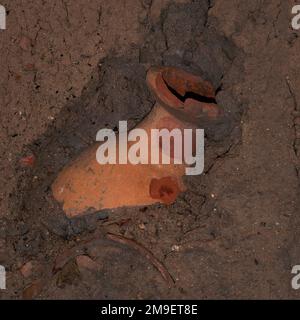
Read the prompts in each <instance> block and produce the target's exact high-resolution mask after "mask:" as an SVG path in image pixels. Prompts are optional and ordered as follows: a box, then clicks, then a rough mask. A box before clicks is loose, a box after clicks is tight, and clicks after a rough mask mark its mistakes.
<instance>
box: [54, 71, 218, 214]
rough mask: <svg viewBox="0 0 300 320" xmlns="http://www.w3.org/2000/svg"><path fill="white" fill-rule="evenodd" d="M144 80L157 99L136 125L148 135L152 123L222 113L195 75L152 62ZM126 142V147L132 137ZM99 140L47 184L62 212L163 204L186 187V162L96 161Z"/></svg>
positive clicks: (193, 120) (164, 125) (184, 123)
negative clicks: (51, 183)
mask: <svg viewBox="0 0 300 320" xmlns="http://www.w3.org/2000/svg"><path fill="white" fill-rule="evenodd" d="M147 84H148V86H149V88H150V90H151V91H152V93H153V94H154V96H155V98H156V101H157V102H156V104H155V105H154V107H153V108H152V110H151V112H150V113H149V114H148V115H147V116H146V118H145V119H144V120H143V121H142V122H141V123H140V124H139V125H138V126H137V127H136V128H141V129H144V130H145V131H146V132H147V133H148V136H149V137H150V136H151V130H152V129H160V130H161V129H168V130H173V129H175V128H177V129H180V130H182V131H183V130H184V129H196V128H201V125H202V124H203V123H204V122H214V121H217V120H218V119H220V117H222V114H223V112H222V110H221V109H220V108H219V107H218V106H217V104H216V103H215V90H214V88H213V87H212V85H211V84H210V83H209V82H208V81H204V80H203V79H202V78H201V77H199V76H197V75H194V74H191V73H188V72H186V71H184V70H181V69H178V68H174V67H153V68H150V70H149V71H148V73H147ZM149 139H150V138H149ZM102 143H103V142H102ZM127 143H128V148H130V144H132V142H127ZM100 145H101V142H100V143H95V144H94V145H92V146H91V147H89V148H87V149H86V150H85V151H84V152H83V153H82V154H81V155H79V156H78V157H77V158H76V159H75V160H74V161H72V162H71V163H70V164H69V165H67V166H66V167H65V168H64V169H63V170H62V171H61V172H60V173H59V174H58V176H57V178H56V179H55V181H54V183H53V185H52V191H53V195H54V198H55V199H56V200H57V201H58V202H60V203H61V204H62V207H63V210H64V212H65V213H66V215H67V216H69V217H74V216H78V215H83V214H87V213H92V212H97V211H100V210H102V209H113V208H119V207H125V206H145V205H151V204H154V203H164V204H167V205H168V204H171V203H173V202H174V201H175V200H176V198H177V196H178V194H179V193H180V192H183V191H185V186H184V183H183V180H182V177H183V175H184V174H185V167H186V165H185V163H182V164H174V163H172V162H171V164H150V160H149V164H140V163H139V164H131V163H127V164H99V162H98V161H97V159H96V153H97V149H98V148H99V146H100ZM150 145H151V144H150V143H149V146H150ZM118 150H119V149H118V147H117V152H118ZM171 150H172V145H171ZM149 154H150V151H149ZM173 156H174V155H173ZM171 157H172V152H171ZM173 162H174V161H173Z"/></svg>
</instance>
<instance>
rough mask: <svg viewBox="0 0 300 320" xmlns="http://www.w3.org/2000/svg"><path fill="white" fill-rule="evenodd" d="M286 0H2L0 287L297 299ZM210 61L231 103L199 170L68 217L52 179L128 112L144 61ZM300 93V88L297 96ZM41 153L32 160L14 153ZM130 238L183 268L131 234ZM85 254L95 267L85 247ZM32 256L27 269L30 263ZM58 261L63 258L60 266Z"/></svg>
mask: <svg viewBox="0 0 300 320" xmlns="http://www.w3.org/2000/svg"><path fill="white" fill-rule="evenodd" d="M293 3H294V2H293V1H282V0H276V1H272V4H271V3H270V1H263V0H254V1H251V3H249V2H247V1H238V0H227V1H226V2H225V1H221V0H215V1H208V0H199V1H191V0H178V1H171V0H128V1H121V0H112V1H102V0H93V1H89V2H88V3H86V1H81V0H78V1H72V4H71V2H70V1H67V0H62V1H44V2H43V4H38V3H37V2H36V1H26V4H25V3H24V2H23V1H21V0H13V1H10V2H8V3H3V5H4V6H5V7H6V9H7V10H9V15H8V26H7V30H5V31H4V32H1V33H0V45H1V46H0V54H1V59H0V69H1V77H0V80H1V86H0V97H1V108H0V115H1V127H0V137H1V140H0V150H1V153H0V168H1V176H0V177H1V182H2V183H1V186H0V199H1V201H0V264H2V265H4V266H5V267H6V269H7V271H8V280H7V290H5V291H0V297H1V298H23V297H26V298H50V299H52V298H64V299H65V298H98V299H99V298H100V299H107V298H112V299H120V298H139V299H145V298H180V299H186V298H195V299H203V298H291V297H293V298H298V297H299V293H298V292H297V291H295V290H293V289H292V288H291V285H290V282H291V268H292V266H293V265H295V264H300V254H299V250H298V236H300V234H299V230H300V229H299V222H300V218H299V217H298V215H299V213H300V205H299V168H300V165H299V155H300V127H299V123H300V122H299V119H300V117H299V116H300V106H299V104H298V101H300V95H299V93H298V92H297V90H296V88H297V87H298V86H299V85H300V79H299V77H298V74H299V71H300V70H298V68H299V67H298V66H297V62H298V56H297V52H298V49H299V48H298V47H299V46H300V43H299V41H298V33H297V32H296V31H292V30H291V28H290V20H291V16H290V11H291V7H292V5H293ZM161 64H163V65H175V66H180V67H182V68H184V69H186V70H188V71H193V72H194V73H197V74H200V75H202V76H203V77H204V78H206V79H208V80H210V81H211V82H212V83H213V85H214V87H215V88H216V90H217V102H218V104H219V105H220V106H222V107H223V108H224V110H225V112H226V118H225V121H223V122H222V123H219V124H218V126H215V127H209V126H206V125H204V128H205V132H206V141H205V143H206V156H205V161H206V163H205V173H204V174H203V175H201V176H195V177H186V184H187V186H188V191H187V192H186V193H185V194H183V195H181V196H180V197H179V198H178V200H177V201H176V203H175V204H173V205H171V206H164V205H155V206H149V207H143V208H126V209H119V210H114V211H104V212H97V213H91V214H89V215H86V216H84V217H80V218H76V219H67V218H66V217H65V215H64V213H63V212H62V210H61V208H60V207H59V205H58V204H57V203H55V201H53V199H52V195H51V191H50V185H51V182H52V181H53V179H54V178H55V176H56V174H57V172H58V171H59V170H60V169H61V168H62V167H63V166H64V165H65V164H66V163H67V162H68V161H70V159H71V158H73V157H74V156H76V155H77V154H78V153H80V152H81V151H82V150H83V149H84V148H85V147H87V146H88V145H89V144H91V143H93V141H94V140H95V134H96V132H97V131H98V130H99V129H101V128H103V127H109V128H115V130H117V124H118V121H119V120H128V121H129V124H130V126H132V127H133V126H135V125H136V124H137V123H138V122H139V121H140V120H141V119H143V118H144V117H145V116H146V115H147V113H148V112H149V111H150V110H151V107H152V106H153V103H154V100H153V97H152V96H151V94H150V92H149V91H148V89H147V87H146V83H145V74H146V70H147V68H148V67H149V66H151V65H161ZM299 103H300V102H299ZM32 154H33V155H34V156H35V159H36V161H35V162H34V165H33V166H32V167H25V168H24V166H22V165H20V159H22V158H23V157H25V156H28V155H32ZM107 232H112V233H115V234H121V235H123V236H124V237H127V238H131V239H134V240H135V241H137V242H138V243H140V244H141V245H143V246H144V247H145V248H147V249H149V250H150V251H151V252H152V253H153V254H154V256H155V257H156V258H157V259H158V260H159V261H161V262H162V263H163V264H164V266H165V267H166V269H167V270H168V272H169V273H170V274H171V276H172V277H173V279H174V280H175V286H174V287H171V288H170V287H169V286H168V284H167V283H166V282H165V281H164V279H163V277H162V276H161V274H160V273H159V271H158V270H157V269H156V268H155V267H154V266H153V264H151V262H149V260H147V259H146V258H145V257H144V256H143V254H141V253H137V251H135V250H134V248H130V247H129V246H126V245H122V244H118V243H115V242H114V241H112V240H107V239H105V235H106V234H107ZM77 255H87V256H89V257H90V258H92V259H93V261H95V262H96V263H97V264H98V266H99V269H93V270H91V269H87V268H85V267H83V266H81V265H80V264H79V263H78V260H76V256H77ZM28 262H31V263H30V265H31V264H32V271H31V273H30V274H29V275H27V274H26V277H24V275H23V274H22V273H21V272H20V270H22V269H21V267H22V266H23V265H24V264H26V263H28ZM58 265H59V268H58V267H57V266H58Z"/></svg>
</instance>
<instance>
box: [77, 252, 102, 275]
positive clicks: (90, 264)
mask: <svg viewBox="0 0 300 320" xmlns="http://www.w3.org/2000/svg"><path fill="white" fill-rule="evenodd" d="M76 263H77V265H78V267H79V268H83V269H88V270H91V271H96V270H98V269H99V265H98V264H97V263H96V262H95V261H94V260H92V259H91V258H89V257H88V256H84V255H81V256H77V257H76Z"/></svg>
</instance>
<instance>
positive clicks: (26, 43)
mask: <svg viewBox="0 0 300 320" xmlns="http://www.w3.org/2000/svg"><path fill="white" fill-rule="evenodd" d="M20 47H21V49H23V50H24V51H28V50H30V47H31V40H30V39H29V38H28V37H25V36H23V37H22V38H21V40H20Z"/></svg>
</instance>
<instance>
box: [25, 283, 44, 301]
mask: <svg viewBox="0 0 300 320" xmlns="http://www.w3.org/2000/svg"><path fill="white" fill-rule="evenodd" d="M41 290H42V282H41V281H40V280H37V281H35V282H33V283H32V284H31V285H30V286H28V287H27V288H26V289H25V290H24V291H23V299H27V300H30V299H33V298H35V297H36V296H38V295H39V293H40V292H41Z"/></svg>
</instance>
